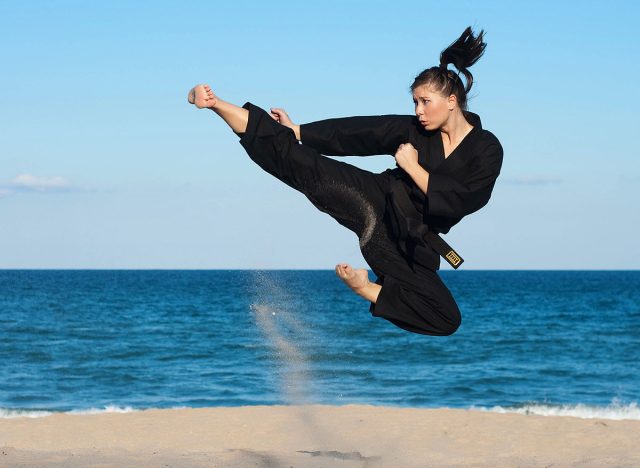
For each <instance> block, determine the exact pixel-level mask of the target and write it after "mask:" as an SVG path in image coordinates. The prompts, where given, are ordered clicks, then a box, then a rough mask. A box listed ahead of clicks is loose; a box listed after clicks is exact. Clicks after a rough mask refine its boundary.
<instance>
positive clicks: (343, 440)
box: [0, 405, 640, 467]
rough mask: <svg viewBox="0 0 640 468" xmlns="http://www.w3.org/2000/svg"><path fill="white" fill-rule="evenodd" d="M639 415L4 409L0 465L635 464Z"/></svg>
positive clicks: (316, 408) (360, 408)
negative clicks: (15, 414)
mask: <svg viewBox="0 0 640 468" xmlns="http://www.w3.org/2000/svg"><path fill="white" fill-rule="evenodd" d="M639 436H640V421H637V420H620V421H614V420H606V419H583V418H576V417H568V416H538V415H522V414H499V413H492V412H485V411H479V410H463V409H414V408H392V407H379V406H365V405H348V406H321V405H309V406H246V407H221V408H203V409H169V410H147V411H137V412H132V413H123V414H116V413H103V414H94V415H76V414H55V415H51V416H47V417H42V418H15V419H3V420H0V446H1V447H2V448H1V449H0V466H3V467H5V466H6V467H11V466H87V465H91V466H180V467H182V466H221V467H247V466H250V467H426V466H435V467H437V466H474V467H475V466H487V467H488V466H554V467H558V466H611V465H615V466H638V465H640V446H639V444H638V440H639Z"/></svg>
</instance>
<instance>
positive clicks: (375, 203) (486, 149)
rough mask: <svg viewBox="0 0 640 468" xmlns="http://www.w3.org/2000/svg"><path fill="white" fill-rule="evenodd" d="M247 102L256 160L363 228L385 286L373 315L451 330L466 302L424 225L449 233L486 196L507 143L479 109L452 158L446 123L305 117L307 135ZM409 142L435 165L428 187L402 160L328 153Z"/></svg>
mask: <svg viewBox="0 0 640 468" xmlns="http://www.w3.org/2000/svg"><path fill="white" fill-rule="evenodd" d="M243 107H244V108H245V109H247V110H248V111H249V122H248V125H247V129H246V131H245V132H244V133H242V134H238V135H239V136H240V143H241V144H242V146H243V147H244V148H245V150H246V151H247V153H248V154H249V156H250V157H251V159H252V160H253V161H255V162H256V163H257V164H258V165H259V166H260V167H262V168H263V169H264V170H265V171H267V172H268V173H270V174H272V175H273V176H275V177H277V178H278V179H280V180H282V181H283V182H284V183H286V184H287V185H289V186H291V187H293V188H294V189H296V190H298V191H300V192H301V193H303V194H304V195H305V196H306V197H307V198H308V199H309V200H310V201H311V202H312V203H313V204H314V205H315V206H316V207H317V208H318V209H319V210H321V211H323V212H325V213H327V214H329V215H330V216H332V217H333V218H334V219H335V220H336V221H338V222H339V223H340V224H342V225H343V226H345V227H347V228H348V229H350V230H351V231H353V232H354V233H355V234H356V235H357V236H358V239H359V241H360V250H361V252H362V254H363V257H364V259H365V260H366V261H367V263H368V264H369V266H370V267H371V269H372V270H373V272H374V273H375V275H376V276H377V279H376V283H377V284H380V285H381V286H382V289H381V291H380V294H379V296H378V299H377V301H376V303H375V304H374V303H371V305H370V308H369V310H370V312H371V313H372V315H374V316H378V317H383V318H385V319H387V320H388V321H390V322H392V323H393V324H395V325H397V326H398V327H400V328H403V329H405V330H408V331H411V332H415V333H421V334H425V335H450V334H452V333H454V332H455V331H456V330H457V328H458V327H459V326H460V323H461V317H460V311H459V309H458V306H457V304H456V302H455V300H454V299H453V297H452V295H451V293H450V292H449V290H448V289H447V287H446V286H445V285H444V283H443V282H442V280H441V279H440V277H439V275H438V274H437V272H436V270H438V268H439V266H440V256H439V254H438V253H437V252H436V251H435V250H434V249H433V248H432V246H431V244H430V243H429V242H427V241H426V240H425V238H426V236H425V235H424V234H425V233H426V231H432V232H435V233H447V232H448V231H449V229H450V228H451V226H453V225H454V224H456V223H458V222H459V221H460V219H462V217H463V216H465V215H467V214H469V213H472V212H474V211H476V210H478V209H480V208H481V207H483V206H484V205H485V204H486V203H487V202H488V201H489V198H490V196H491V191H492V189H493V186H494V183H495V180H496V178H497V176H498V174H499V172H500V167H501V165H502V147H501V145H500V143H499V141H498V139H497V138H496V137H495V136H494V135H493V134H492V133H490V132H488V131H486V130H483V129H482V127H481V123H480V118H479V117H478V116H477V115H476V114H473V113H470V112H466V113H465V118H466V119H467V120H468V121H469V122H470V123H471V124H472V125H473V126H474V128H473V129H472V130H471V132H470V133H469V134H467V136H466V137H465V138H464V139H463V140H462V142H461V143H460V144H459V145H458V147H456V149H455V150H454V151H453V152H452V153H451V154H450V155H449V156H448V157H447V158H445V157H444V149H443V144H442V137H441V135H440V132H439V131H437V130H436V131H426V130H424V128H423V127H422V125H420V123H419V122H418V120H417V118H416V117H415V116H409V115H381V116H367V117H345V118H337V119H328V120H322V121H318V122H312V123H308V124H302V125H301V126H300V138H301V144H300V143H298V141H297V140H296V138H295V135H294V133H293V131H292V130H291V129H289V128H287V127H285V126H283V125H281V124H279V123H278V122H276V121H275V120H274V119H273V118H271V116H270V115H269V114H267V113H266V112H265V111H264V110H262V109H261V108H259V107H257V106H255V105H253V104H251V103H249V102H247V103H246V104H245V105H244V106H243ZM402 143H411V144H412V145H413V146H414V147H415V148H416V149H417V150H418V155H419V163H420V165H421V166H422V167H424V168H425V169H426V170H427V171H428V172H429V174H430V175H429V185H428V189H427V193H426V194H425V193H423V192H422V191H421V189H420V188H419V187H418V186H417V185H416V184H415V182H413V180H412V179H411V178H410V177H409V176H408V174H406V173H405V172H404V171H403V170H402V169H400V168H394V169H387V170H386V171H384V172H382V173H380V174H375V173H372V172H369V171H366V170H363V169H360V168H358V167H356V166H353V165H351V164H347V163H345V162H342V161H339V160H336V159H332V158H328V157H326V156H323V154H326V155H335V156H346V155H354V156H366V155H377V154H390V155H394V154H395V152H396V151H397V149H398V146H399V145H400V144H402ZM321 153H323V154H321ZM398 187H400V190H401V191H402V192H403V193H402V196H403V197H404V199H405V200H410V203H409V204H410V205H413V206H411V207H410V209H409V210H407V205H406V204H405V205H404V206H400V203H398V200H399V199H401V197H398V196H397V195H399V194H398V190H399V189H398ZM394 190H395V192H396V193H395V195H396V196H395V197H394ZM409 211H411V212H409Z"/></svg>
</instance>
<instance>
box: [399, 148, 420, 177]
mask: <svg viewBox="0 0 640 468" xmlns="http://www.w3.org/2000/svg"><path fill="white" fill-rule="evenodd" d="M395 158H396V164H397V165H398V167H400V168H402V169H404V170H405V171H406V170H407V169H408V168H409V167H411V166H415V165H416V164H418V150H416V149H415V148H414V147H413V145H412V144H411V143H403V144H401V145H400V146H398V150H397V151H396V154H395Z"/></svg>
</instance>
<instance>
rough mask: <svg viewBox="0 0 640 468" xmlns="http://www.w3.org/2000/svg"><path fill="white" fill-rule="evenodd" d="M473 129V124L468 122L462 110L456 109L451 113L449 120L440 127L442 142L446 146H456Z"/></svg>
mask: <svg viewBox="0 0 640 468" xmlns="http://www.w3.org/2000/svg"><path fill="white" fill-rule="evenodd" d="M472 129H473V125H471V124H470V123H469V122H467V120H466V119H465V118H464V115H463V114H462V111H461V110H460V109H456V110H454V111H453V112H452V113H451V115H450V116H449V119H448V120H447V122H446V123H445V124H444V125H443V126H442V127H440V133H441V135H442V142H443V143H444V144H445V145H446V146H449V147H456V146H458V143H460V142H461V141H462V139H463V138H464V137H465V136H467V134H468V133H469V132H470V131H471V130H472Z"/></svg>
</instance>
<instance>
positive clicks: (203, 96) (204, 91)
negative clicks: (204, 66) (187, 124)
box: [187, 84, 218, 109]
mask: <svg viewBox="0 0 640 468" xmlns="http://www.w3.org/2000/svg"><path fill="white" fill-rule="evenodd" d="M187 100H188V101H189V103H190V104H193V105H195V106H196V107H197V108H198V109H204V108H209V109H213V108H214V107H216V104H218V97H217V96H216V95H215V94H213V91H211V87H210V86H209V85H207V84H204V85H201V84H200V85H196V86H194V87H193V88H191V90H190V91H189V95H188V96H187Z"/></svg>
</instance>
